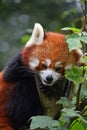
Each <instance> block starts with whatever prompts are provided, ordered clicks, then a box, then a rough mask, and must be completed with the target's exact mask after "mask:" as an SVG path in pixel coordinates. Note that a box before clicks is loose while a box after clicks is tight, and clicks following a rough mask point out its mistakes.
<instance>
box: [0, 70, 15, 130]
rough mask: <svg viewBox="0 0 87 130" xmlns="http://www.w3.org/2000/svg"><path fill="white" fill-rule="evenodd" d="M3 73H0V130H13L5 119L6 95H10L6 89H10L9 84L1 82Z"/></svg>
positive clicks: (6, 112)
mask: <svg viewBox="0 0 87 130" xmlns="http://www.w3.org/2000/svg"><path fill="white" fill-rule="evenodd" d="M3 72H4V71H3ZM3 72H1V73H0V130H13V129H12V128H11V125H10V121H9V119H8V118H7V114H8V111H7V108H6V107H7V106H6V105H7V101H8V98H9V97H8V93H9V94H10V91H9V89H6V88H7V87H10V86H11V84H10V83H8V82H5V81H4V80H3Z"/></svg>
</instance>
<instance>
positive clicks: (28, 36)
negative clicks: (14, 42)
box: [21, 35, 30, 44]
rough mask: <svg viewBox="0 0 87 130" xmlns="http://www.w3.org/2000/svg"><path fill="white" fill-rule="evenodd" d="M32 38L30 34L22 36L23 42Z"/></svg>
mask: <svg viewBox="0 0 87 130" xmlns="http://www.w3.org/2000/svg"><path fill="white" fill-rule="evenodd" d="M29 39H30V35H24V36H23V37H22V38H21V43H23V44H25V43H26V42H27V41H28V40H29Z"/></svg>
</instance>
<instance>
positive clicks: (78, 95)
mask: <svg viewBox="0 0 87 130" xmlns="http://www.w3.org/2000/svg"><path fill="white" fill-rule="evenodd" d="M84 75H85V69H84V66H83V73H82V77H84ZM82 85H83V83H81V84H80V85H79V88H78V91H77V99H76V109H77V110H78V109H80V108H79V107H80V93H81V88H82Z"/></svg>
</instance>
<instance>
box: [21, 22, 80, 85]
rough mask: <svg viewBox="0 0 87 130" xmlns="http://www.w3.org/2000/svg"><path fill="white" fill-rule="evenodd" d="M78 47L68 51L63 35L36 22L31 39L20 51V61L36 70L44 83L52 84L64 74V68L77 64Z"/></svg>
mask: <svg viewBox="0 0 87 130" xmlns="http://www.w3.org/2000/svg"><path fill="white" fill-rule="evenodd" d="M81 57H82V52H81V50H80V49H76V50H73V51H71V52H69V49H68V44H67V43H65V35H63V34H58V33H53V32H48V33H44V31H43V27H42V26H41V25H40V24H38V23H36V24H35V26H34V30H33V33H32V36H31V39H30V40H29V41H28V42H27V43H26V45H25V48H24V49H23V51H22V61H23V63H24V64H25V65H26V66H27V67H29V69H30V70H32V71H38V73H39V77H40V79H41V81H42V83H43V84H44V85H49V86H51V85H53V84H54V83H55V82H56V81H57V80H58V79H59V78H60V77H61V75H63V74H64V71H65V69H68V68H71V67H72V66H73V65H76V64H78V62H79V60H80V58H81Z"/></svg>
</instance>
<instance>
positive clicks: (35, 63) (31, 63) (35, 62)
mask: <svg viewBox="0 0 87 130" xmlns="http://www.w3.org/2000/svg"><path fill="white" fill-rule="evenodd" d="M38 65H39V59H38V58H37V57H35V58H32V59H30V61H29V67H30V69H32V70H34V69H35V68H36V67H37V66H38Z"/></svg>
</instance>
